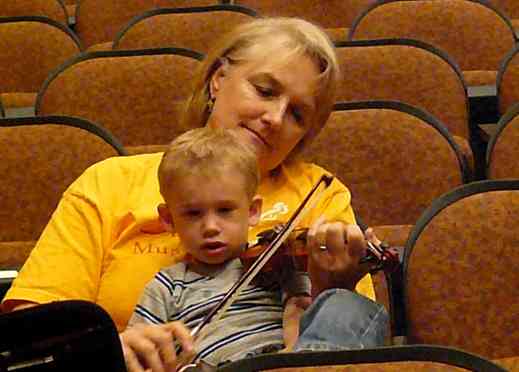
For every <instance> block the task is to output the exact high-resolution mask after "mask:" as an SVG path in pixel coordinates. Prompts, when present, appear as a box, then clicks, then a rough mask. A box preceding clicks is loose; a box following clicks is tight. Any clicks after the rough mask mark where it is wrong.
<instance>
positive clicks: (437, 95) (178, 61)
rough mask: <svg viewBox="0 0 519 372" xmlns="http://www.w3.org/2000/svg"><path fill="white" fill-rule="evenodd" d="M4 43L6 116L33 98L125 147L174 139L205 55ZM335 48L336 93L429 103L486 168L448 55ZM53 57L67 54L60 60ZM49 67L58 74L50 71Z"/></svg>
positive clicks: (504, 69)
mask: <svg viewBox="0 0 519 372" xmlns="http://www.w3.org/2000/svg"><path fill="white" fill-rule="evenodd" d="M30 23H31V25H36V26H40V25H42V24H43V25H44V27H46V26H47V24H46V23H40V22H30ZM1 29H2V27H1V24H0V30H1ZM23 29H24V30H25V32H26V33H27V34H29V35H32V34H33V33H35V32H38V33H39V35H40V40H41V35H43V34H44V33H43V31H42V30H38V29H35V28H33V27H27V24H25V25H24V27H23ZM18 34H23V33H18ZM66 37H68V36H66ZM54 38H56V36H55V35H54ZM25 41H27V40H25ZM6 43H12V45H13V47H12V49H10V50H11V53H10V54H11V56H10V57H9V58H7V57H6V55H7V53H4V54H3V56H4V57H6V58H5V59H4V60H3V62H4V63H0V71H1V72H2V76H4V79H2V83H0V84H1V85H3V86H4V88H3V89H2V90H3V93H0V102H1V103H2V104H3V106H4V110H5V111H6V112H7V113H8V114H9V112H13V111H16V108H17V107H25V106H29V107H35V113H36V114H37V115H54V114H60V115H72V116H79V117H84V118H87V119H90V120H93V121H95V122H99V123H100V124H102V125H103V126H105V127H106V128H108V129H109V130H110V131H112V132H113V133H114V135H116V136H117V137H118V138H120V139H121V140H122V141H123V143H124V144H125V145H127V146H137V145H162V144H165V143H166V142H167V141H169V140H170V138H171V136H169V135H168V134H167V133H165V132H164V130H163V128H164V123H168V122H172V121H178V120H175V119H174V118H176V117H178V105H179V104H178V103H175V102H177V101H182V100H183V99H185V98H186V96H187V94H188V93H189V91H190V81H191V78H192V76H193V71H195V70H196V66H197V65H198V64H199V61H200V60H201V59H203V55H202V54H200V53H197V52H195V51H192V50H187V49H180V48H163V49H149V50H148V49H146V50H134V51H101V52H91V53H86V54H80V55H76V56H75V57H71V58H69V59H67V57H68V55H74V54H75V53H76V51H75V50H74V48H73V46H74V44H73V42H71V47H70V49H67V48H66V44H65V43H64V42H63V43H62V44H61V48H60V49H58V52H62V53H63V54H62V55H60V56H58V58H54V56H53V55H52V53H48V54H47V53H36V54H35V55H34V57H33V58H31V59H27V58H24V56H25V55H28V54H29V53H31V52H30V51H31V50H32V51H34V50H37V51H42V50H43V49H44V48H45V46H40V47H39V48H36V47H35V45H34V44H32V45H30V46H28V47H27V48H25V49H24V48H23V45H22V43H17V42H16V40H14V38H12V39H6ZM15 44H18V45H17V46H16V47H15ZM27 44H29V43H27ZM518 50H519V48H517V47H514V49H512V50H511V51H510V52H509V53H508V55H507V56H506V58H505V59H504V60H503V63H502V65H501V69H500V70H499V72H498V73H497V75H498V78H497V79H498V85H497V87H498V90H497V91H498V97H497V98H498V102H499V116H502V115H503V114H504V113H505V112H506V110H508V109H509V108H510V107H511V106H512V105H513V104H514V103H515V102H517V101H519V78H518V77H517V75H518V74H519V63H518V61H519V58H518V53H517V52H518ZM47 51H49V50H48V49H47ZM337 54H338V57H339V62H340V65H341V69H342V72H343V75H344V77H343V78H342V79H341V83H340V84H339V90H338V97H337V99H338V100H339V101H362V100H372V99H379V100H394V101H401V102H405V103H408V104H411V105H413V106H416V107H417V108H420V109H422V110H425V111H427V112H429V113H430V114H432V115H433V116H435V117H436V118H437V119H438V120H439V121H440V122H441V123H442V124H443V125H444V126H445V127H446V128H447V129H448V130H449V132H450V133H451V134H452V135H453V136H454V140H455V142H456V143H457V144H458V145H459V147H460V148H461V150H462V152H463V154H464V157H465V158H466V159H467V161H468V163H469V168H470V169H471V170H472V171H473V170H474V169H475V168H481V166H482V163H481V159H476V160H475V159H474V155H473V153H472V150H471V146H470V141H471V139H472V138H473V137H474V136H475V135H476V134H477V133H478V128H477V126H476V125H475V123H474V121H473V120H471V109H473V108H474V105H472V106H470V105H469V97H468V95H467V91H468V89H469V88H468V87H467V84H466V82H465V80H464V78H463V74H462V72H461V70H460V69H459V67H458V65H457V64H456V63H455V61H453V59H452V58H450V57H449V56H448V55H447V54H445V53H444V52H442V51H441V50H439V49H437V48H435V47H433V46H431V45H428V44H426V43H423V42H420V41H417V40H406V39H389V40H373V41H351V42H344V43H338V44H337ZM49 55H50V56H51V58H48V57H49ZM0 58H1V55H0ZM56 59H58V60H59V59H62V60H66V61H65V62H64V63H63V64H61V65H59V66H57V68H56V66H54V64H55V63H57V62H58V61H56ZM2 66H4V67H3V68H2ZM48 71H52V73H50V75H47V73H48ZM402 82H406V83H405V84H402ZM31 91H33V93H30V92H31ZM36 91H39V93H36ZM20 92H23V93H20ZM92 97H96V99H92ZM99 102H102V104H101V105H100V104H99ZM476 108H477V107H476ZM13 109H14V110H13ZM496 110H497V108H496ZM8 116H9V115H8ZM495 120H496V121H497V118H496V119H495ZM171 130H173V131H175V130H177V129H171ZM180 130H183V128H180ZM177 132H178V130H177ZM173 133H174V132H173ZM478 160H479V164H475V162H476V161H478Z"/></svg>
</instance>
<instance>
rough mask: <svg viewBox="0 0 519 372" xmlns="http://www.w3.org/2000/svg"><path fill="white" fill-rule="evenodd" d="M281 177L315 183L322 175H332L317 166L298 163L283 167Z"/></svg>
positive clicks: (302, 162)
mask: <svg viewBox="0 0 519 372" xmlns="http://www.w3.org/2000/svg"><path fill="white" fill-rule="evenodd" d="M281 175H282V176H283V177H286V178H288V179H295V180H296V179H301V180H302V179H306V180H309V181H310V182H312V183H315V182H317V181H318V180H319V178H321V176H322V175H331V173H330V172H328V171H327V170H326V169H324V168H322V167H321V166H319V165H317V164H314V163H307V162H304V161H298V162H291V163H288V164H285V165H283V166H282V167H281Z"/></svg>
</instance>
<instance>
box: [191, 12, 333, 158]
mask: <svg viewBox="0 0 519 372" xmlns="http://www.w3.org/2000/svg"><path fill="white" fill-rule="evenodd" d="M302 55H303V56H309V57H310V58H312V59H313V60H314V61H315V63H316V65H317V66H318V68H319V72H320V75H319V88H318V91H316V92H314V94H315V98H316V102H315V103H316V107H317V113H316V116H315V117H314V118H312V119H313V122H312V124H311V126H310V129H309V130H308V132H307V133H306V134H305V136H304V137H303V139H302V140H301V141H300V143H298V144H297V145H296V147H295V148H294V150H292V153H291V154H289V158H291V157H293V156H294V155H297V154H299V153H301V152H302V150H303V149H304V148H305V147H306V145H307V143H309V142H310V141H311V140H312V139H313V138H314V137H315V136H316V135H317V134H318V133H319V131H320V130H321V129H322V128H323V126H324V124H325V123H326V121H327V120H328V117H329V116H330V112H331V110H332V108H333V104H334V103H335V92H336V86H337V82H338V79H339V65H338V63H337V56H336V53H335V49H334V46H333V44H332V42H331V41H330V39H329V38H328V36H327V35H326V34H325V33H324V31H323V30H322V29H320V28H319V27H318V26H316V25H314V24H312V23H310V22H307V21H304V20H302V19H298V18H283V17H277V18H276V17H273V18H260V19H255V20H253V21H251V22H247V23H244V24H241V25H239V26H237V27H236V28H235V29H234V30H232V31H231V32H229V33H228V34H227V35H225V36H224V37H222V38H220V40H219V41H218V42H217V43H216V44H215V45H214V47H213V48H211V50H210V51H209V53H208V54H207V55H206V57H205V58H204V61H202V64H201V65H200V68H199V70H198V73H197V75H196V76H195V79H194V86H193V93H192V95H191V96H190V97H189V99H188V100H187V102H186V109H185V113H184V118H183V122H184V124H185V125H189V127H193V126H203V125H205V124H206V122H207V120H208V118H209V113H210V110H209V107H208V102H209V100H210V93H209V85H210V81H211V77H212V76H213V74H214V72H215V71H216V70H217V69H218V67H219V66H220V65H221V63H222V61H223V60H225V61H227V62H228V63H230V64H231V65H232V64H239V63H246V62H252V61H265V63H266V64H272V65H284V64H290V63H292V62H293V61H294V59H295V58H296V57H299V56H302ZM302 78H304V77H302Z"/></svg>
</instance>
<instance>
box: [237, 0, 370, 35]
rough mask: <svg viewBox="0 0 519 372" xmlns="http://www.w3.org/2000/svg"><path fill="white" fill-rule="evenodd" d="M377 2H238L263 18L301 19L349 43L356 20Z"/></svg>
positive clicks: (261, 0)
mask: <svg viewBox="0 0 519 372" xmlns="http://www.w3.org/2000/svg"><path fill="white" fill-rule="evenodd" d="M375 1H376V0H348V1H345V0H326V1H320V0H298V1H286V0H235V1H234V4H239V5H244V6H247V7H250V8H252V9H255V10H257V11H258V13H259V14H261V15H262V16H284V17H299V18H304V19H306V20H308V21H311V22H313V23H316V24H318V25H320V26H321V27H323V28H324V29H325V31H327V33H328V34H329V35H331V36H332V38H333V39H334V40H346V37H347V31H348V29H349V27H350V26H351V25H352V23H353V21H354V19H355V17H357V15H359V14H360V13H361V12H362V11H363V10H364V9H366V8H367V7H368V6H369V5H371V4H373V3H375Z"/></svg>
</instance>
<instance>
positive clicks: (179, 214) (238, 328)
mask: <svg viewBox="0 0 519 372" xmlns="http://www.w3.org/2000/svg"><path fill="white" fill-rule="evenodd" d="M158 176H159V184H160V192H161V194H162V196H163V198H164V201H165V203H164V204H160V205H159V206H158V212H159V216H160V219H161V221H162V223H163V225H164V226H165V228H166V229H167V230H168V231H170V232H171V233H173V234H178V237H179V239H180V241H181V243H182V244H183V246H184V248H185V250H186V252H187V253H188V255H187V257H186V259H185V260H184V261H183V262H180V263H178V264H175V265H173V266H171V267H168V268H165V269H163V270H161V271H160V272H159V273H158V274H157V275H156V276H155V278H154V279H153V280H152V281H151V282H150V283H149V284H148V285H147V286H146V288H145V290H144V293H143V295H142V297H141V299H140V301H139V304H138V305H137V307H136V309H135V311H134V314H133V316H132V318H131V319H130V322H129V327H131V326H132V325H135V324H136V323H142V322H145V323H151V324H164V323H167V322H171V321H181V322H182V323H183V324H185V325H186V326H187V327H188V328H189V329H193V328H194V327H196V326H197V325H198V324H199V323H200V322H201V321H202V319H203V318H204V317H205V315H206V314H207V313H208V312H209V311H210V310H211V309H212V307H213V306H214V305H215V304H216V303H218V302H219V300H221V299H222V298H223V296H224V295H225V294H226V293H227V292H228V290H229V289H230V288H231V287H232V285H233V284H234V283H235V282H236V281H237V280H238V279H239V278H240V276H241V275H242V274H243V268H242V265H241V262H240V260H239V258H238V256H239V255H240V253H241V252H242V251H243V249H244V248H245V247H246V245H247V238H248V228H249V226H254V225H255V224H256V223H257V222H258V221H259V218H260V214H261V203H262V201H261V197H260V196H258V195H256V189H257V186H258V182H259V172H258V168H257V162H256V156H255V154H254V152H253V150H252V149H250V148H249V147H247V146H246V145H244V144H242V143H240V141H239V139H238V138H237V137H236V136H235V135H234V133H233V132H232V131H230V130H223V129H211V128H208V127H204V128H199V129H194V130H191V131H189V132H186V133H184V134H183V135H181V136H180V137H178V138H177V139H176V140H175V141H173V142H172V144H171V145H170V147H169V148H168V150H167V151H166V153H165V154H164V157H163V159H162V162H161V164H160V166H159V171H158ZM294 274H295V275H291V274H290V275H286V276H284V277H283V280H280V281H279V282H281V283H283V288H282V290H280V289H281V288H280V287H279V284H277V281H276V282H275V284H272V285H269V286H261V285H259V284H257V283H259V282H256V283H254V281H253V284H251V285H249V287H248V288H246V289H245V290H244V291H243V293H242V294H241V295H240V296H239V298H238V299H237V301H236V302H235V303H234V304H233V305H232V306H231V307H230V308H229V309H228V311H227V313H226V314H225V316H224V317H223V318H222V319H221V320H219V321H218V322H216V324H212V323H211V324H209V325H208V326H207V327H208V333H207V336H206V337H205V338H204V339H203V341H202V342H201V344H200V345H199V347H198V349H197V350H196V359H201V360H203V361H204V363H206V364H208V365H210V366H217V365H218V364H221V363H223V362H226V361H234V360H238V359H242V358H244V357H247V356H250V355H255V354H258V353H262V352H268V351H275V350H280V349H283V348H285V347H287V348H290V347H291V346H293V344H294V343H295V341H296V339H297V336H298V323H299V322H298V320H299V316H300V315H301V313H302V311H303V310H302V309H300V308H299V307H298V305H296V303H299V302H298V301H299V300H300V299H302V298H303V299H304V298H306V296H307V295H309V293H310V288H309V280H308V277H307V276H306V275H305V274H296V273H294ZM284 300H285V304H286V306H285V308H284V306H283V302H284ZM283 312H284V313H283Z"/></svg>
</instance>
